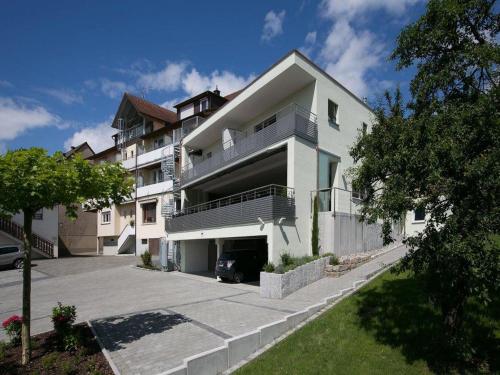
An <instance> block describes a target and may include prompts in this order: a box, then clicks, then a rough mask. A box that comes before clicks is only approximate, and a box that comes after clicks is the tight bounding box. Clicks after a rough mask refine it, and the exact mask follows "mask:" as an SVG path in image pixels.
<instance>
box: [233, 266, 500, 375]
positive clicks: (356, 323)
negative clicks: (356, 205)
mask: <svg viewBox="0 0 500 375" xmlns="http://www.w3.org/2000/svg"><path fill="white" fill-rule="evenodd" d="M496 302H497V303H496V305H495V306H491V307H490V310H489V311H488V312H487V313H486V314H485V313H484V311H483V310H484V309H481V308H479V307H477V306H473V308H471V317H470V320H469V321H468V326H467V328H468V330H469V331H471V332H473V336H474V339H473V341H474V343H473V345H474V346H475V348H476V349H477V352H478V354H477V355H476V357H477V358H474V359H473V362H474V364H473V366H474V367H473V369H472V370H471V367H470V364H468V365H462V366H459V365H456V364H455V365H453V367H454V368H456V369H458V372H472V373H475V372H478V371H480V370H481V371H484V372H493V373H496V372H497V371H499V370H500V366H499V363H498V362H499V359H500V350H499V347H500V323H499V322H498V317H499V316H500V314H499V313H500V309H499V306H498V301H496ZM478 316H480V317H481V318H480V319H478ZM491 317H497V320H495V319H493V318H491ZM440 333H441V329H440V319H439V316H438V315H437V313H436V312H435V311H434V310H433V309H432V308H431V307H430V305H429V304H428V303H427V301H426V298H425V296H424V294H423V293H422V292H421V285H420V283H419V281H418V280H416V279H415V278H413V277H410V276H409V275H408V274H405V275H395V274H392V273H391V272H390V271H388V272H385V273H384V274H383V275H381V276H379V277H378V278H377V279H375V280H374V281H372V282H371V283H370V284H368V285H366V286H365V287H363V288H362V289H360V290H359V291H358V292H357V293H356V294H354V295H352V296H350V297H348V298H347V299H345V300H343V301H341V302H340V303H339V304H338V305H337V306H335V307H333V308H332V309H330V310H329V311H327V312H326V313H324V314H323V315H321V316H320V317H319V318H317V319H316V320H314V321H313V322H310V323H309V324H307V325H306V326H304V327H303V328H302V329H300V330H299V331H297V332H295V333H294V334H292V335H291V336H289V337H288V338H287V339H285V340H283V341H282V342H280V343H279V344H277V345H276V346H274V347H273V348H271V349H270V350H268V351H267V352H265V353H264V354H263V355H261V356H260V357H259V358H257V359H256V360H254V361H253V362H251V363H249V364H247V365H246V366H244V367H243V368H241V369H240V370H239V371H238V372H237V374H240V375H241V374H427V373H434V372H437V373H448V372H449V371H450V367H449V364H450V360H449V358H448V357H447V356H446V354H445V353H444V352H443V350H441V348H442V346H443V345H441V344H440V339H441V337H440ZM457 366H458V367H457Z"/></svg>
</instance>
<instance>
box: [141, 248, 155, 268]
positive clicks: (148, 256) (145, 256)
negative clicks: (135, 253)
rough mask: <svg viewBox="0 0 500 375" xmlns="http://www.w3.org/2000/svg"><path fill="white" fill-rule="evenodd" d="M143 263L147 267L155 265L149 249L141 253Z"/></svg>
mask: <svg viewBox="0 0 500 375" xmlns="http://www.w3.org/2000/svg"><path fill="white" fill-rule="evenodd" d="M141 259H142V265H143V266H144V267H146V268H151V267H153V261H152V259H151V253H150V252H149V251H147V250H146V251H145V252H144V253H142V254H141Z"/></svg>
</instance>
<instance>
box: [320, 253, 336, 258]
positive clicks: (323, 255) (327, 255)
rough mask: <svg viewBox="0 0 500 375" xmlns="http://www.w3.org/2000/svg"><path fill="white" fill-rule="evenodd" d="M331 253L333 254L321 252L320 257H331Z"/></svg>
mask: <svg viewBox="0 0 500 375" xmlns="http://www.w3.org/2000/svg"><path fill="white" fill-rule="evenodd" d="M332 255H334V254H333V253H324V254H321V257H322V258H326V257H331V256H332Z"/></svg>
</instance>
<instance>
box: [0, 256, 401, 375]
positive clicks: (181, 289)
mask: <svg viewBox="0 0 500 375" xmlns="http://www.w3.org/2000/svg"><path fill="white" fill-rule="evenodd" d="M403 252H404V249H397V250H393V251H391V252H389V253H387V254H385V255H383V256H381V257H380V258H377V259H376V260H375V261H372V262H371V263H368V264H365V265H364V266H362V267H359V268H358V269H356V270H354V271H352V272H351V273H350V274H352V275H351V276H349V277H341V278H338V279H330V278H325V279H322V280H320V281H318V282H316V283H314V284H311V285H309V286H308V287H306V288H303V289H301V290H300V291H298V292H296V293H293V294H292V295H290V296H288V297H287V298H285V299H283V300H269V299H263V298H260V296H259V289H258V286H255V285H247V284H226V283H220V282H218V281H216V280H215V279H211V278H207V277H203V276H196V275H186V274H181V273H176V272H173V273H165V272H154V271H146V270H140V269H136V268H134V267H132V266H131V265H130V264H134V263H136V262H137V260H136V259H134V258H125V257H123V258H122V257H118V258H116V257H115V258H84V257H83V258H71V260H70V261H68V260H67V259H59V260H50V261H43V262H42V261H40V262H39V265H38V266H37V267H34V268H33V285H32V306H33V308H32V322H33V323H32V327H33V328H32V329H33V333H34V334H36V333H40V332H43V331H47V330H50V329H51V328H52V327H51V322H50V319H49V316H50V312H51V309H52V307H53V306H55V305H56V304H57V302H58V301H61V302H62V303H63V304H74V305H76V306H77V313H78V320H79V321H86V320H92V321H93V324H94V326H95V328H96V331H97V333H98V335H99V337H100V338H101V340H102V341H103V343H104V345H105V346H106V348H107V349H108V350H109V352H110V355H111V357H112V359H113V361H114V362H115V363H116V365H117V367H118V368H119V369H120V371H121V372H122V373H123V374H132V373H133V374H138V373H140V374H157V373H159V372H162V371H166V370H168V369H170V368H173V367H176V366H179V365H181V364H182V361H183V359H184V358H186V357H189V356H191V355H194V354H197V353H200V352H203V351H207V350H210V349H213V348H215V347H219V346H221V345H223V343H224V340H225V339H227V338H230V337H234V336H237V335H241V334H243V333H246V332H249V331H252V330H254V329H256V328H257V327H259V326H262V325H265V324H268V323H270V322H273V321H276V320H278V319H281V318H283V317H285V316H286V315H288V314H290V313H293V312H296V311H299V310H302V309H304V308H306V307H308V306H310V305H313V304H315V303H317V302H319V301H320V300H321V299H322V298H325V297H327V296H331V295H333V294H335V293H337V292H338V291H339V290H340V289H343V288H346V287H349V286H351V285H352V281H353V279H355V278H358V279H359V277H361V276H362V275H364V274H367V273H369V272H372V271H373V270H376V269H378V268H380V263H381V262H385V263H390V262H392V261H394V260H395V259H398V258H399V257H400V256H401V255H402V254H403ZM111 259H112V260H111ZM45 262H47V263H45ZM49 262H50V263H49ZM70 269H72V271H71V272H69V270H70ZM20 280H21V279H20V273H19V271H15V270H9V271H0V319H2V320H3V319H5V318H7V317H8V316H10V315H12V314H14V313H17V314H20V312H21V311H20V308H21V283H20ZM1 335H3V333H2V334H1ZM3 338H5V336H3V337H2V336H0V339H3Z"/></svg>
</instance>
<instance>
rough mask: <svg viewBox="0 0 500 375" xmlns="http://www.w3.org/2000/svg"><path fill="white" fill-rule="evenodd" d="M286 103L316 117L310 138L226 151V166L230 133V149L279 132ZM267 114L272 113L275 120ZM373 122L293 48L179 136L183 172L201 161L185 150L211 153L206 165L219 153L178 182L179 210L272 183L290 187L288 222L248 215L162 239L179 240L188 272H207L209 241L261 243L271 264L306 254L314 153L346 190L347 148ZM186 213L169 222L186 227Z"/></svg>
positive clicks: (316, 165) (316, 176)
mask: <svg viewBox="0 0 500 375" xmlns="http://www.w3.org/2000/svg"><path fill="white" fill-rule="evenodd" d="M329 100H331V101H333V102H335V103H336V104H337V105H338V113H337V123H336V124H333V123H331V122H330V121H329V119H328V101H329ZM290 106H293V107H294V108H295V107H297V108H300V111H302V112H303V113H306V115H304V116H306V117H307V116H310V118H311V119H314V117H316V118H317V119H316V121H315V122H316V124H317V134H318V135H317V141H315V142H314V141H310V140H308V139H304V137H301V136H300V135H297V134H295V135H290V136H289V137H285V138H284V139H280V140H279V141H277V142H276V143H274V144H269V145H266V146H265V147H262V148H256V149H255V152H252V153H249V154H248V155H246V156H245V157H244V158H243V157H239V156H238V155H236V156H235V155H234V152H233V154H231V156H230V157H234V158H235V160H236V159H237V160H236V161H235V162H234V163H230V160H229V157H226V156H225V155H226V154H224V152H229V151H231V150H232V149H234V148H231V147H226V146H227V141H228V139H231V140H232V139H233V138H234V137H235V135H236V134H237V135H238V139H236V140H235V141H234V142H235V143H236V144H238V142H245V137H247V138H248V139H249V140H250V139H252V140H253V139H254V138H256V134H257V133H258V131H260V130H261V129H265V128H266V127H267V126H276V129H277V130H276V131H277V132H279V131H280V129H279V127H278V126H281V124H278V122H279V120H277V119H278V118H279V116H280V114H281V113H282V111H283V109H285V108H289V107H290ZM307 113H310V115H307ZM273 116H277V117H276V118H274V119H275V120H273ZM372 118H373V113H372V112H371V110H370V109H369V108H368V106H367V105H366V104H365V103H363V101H361V100H360V99H358V98H357V97H355V96H354V95H353V94H352V93H350V92H349V91H348V90H347V89H345V88H344V87H342V86H341V85H340V84H339V83H338V82H336V81H335V80H333V79H332V78H331V77H330V76H328V75H327V74H326V73H324V72H323V71H322V70H320V69H319V68H318V67H317V66H315V65H314V64H312V63H311V62H310V61H309V60H307V59H306V58H305V57H304V56H302V55H301V54H300V53H298V52H296V51H294V52H292V53H291V54H289V55H288V56H287V57H285V58H284V59H283V60H281V61H280V62H279V63H278V64H276V65H274V66H273V67H272V68H271V69H270V70H268V71H267V72H265V73H264V74H263V75H262V76H260V77H259V78H258V79H256V80H255V81H254V82H253V83H252V84H251V85H250V86H248V87H247V88H246V89H245V90H243V91H242V92H241V93H240V94H239V95H238V96H237V97H236V98H235V99H234V100H233V101H231V102H230V103H227V104H226V105H225V106H224V107H222V108H221V109H220V110H219V111H218V112H216V113H215V114H214V115H212V116H211V117H209V118H208V119H207V120H206V121H205V122H204V123H203V124H202V125H201V126H199V127H198V128H197V129H195V130H194V131H193V132H192V133H190V134H189V135H188V136H186V137H185V138H184V140H183V144H182V146H183V147H182V161H183V162H182V163H183V166H184V169H188V170H189V167H190V166H191V165H194V166H195V167H196V165H197V163H199V162H200V161H199V160H200V159H199V158H198V159H197V157H196V156H190V155H189V154H188V150H190V149H198V150H202V155H207V156H206V157H208V155H210V158H212V160H214V158H215V157H216V155H217V153H219V154H220V152H221V150H224V152H223V153H222V154H220V155H222V156H221V157H220V160H222V161H221V162H220V163H221V167H220V168H216V169H214V170H208V169H207V171H206V172H200V173H199V177H194V178H191V177H190V179H189V181H183V183H182V204H183V207H184V208H187V207H196V205H199V204H201V205H202V206H203V203H204V202H207V201H212V197H217V198H218V199H219V197H221V196H222V197H224V196H230V195H234V194H238V193H241V192H244V191H247V190H250V189H253V188H257V187H258V186H263V185H267V184H268V183H271V184H277V185H284V186H286V187H288V188H291V189H293V192H294V194H295V204H294V206H295V217H293V218H285V217H278V216H277V217H274V218H271V219H268V220H265V221H262V219H261V218H260V217H258V216H257V215H255V217H253V216H252V213H250V214H249V215H248V222H247V223H244V224H240V225H231V224H224V225H222V226H220V227H215V228H214V227H204V225H205V224H203V223H201V224H196V225H194V227H193V228H190V229H187V230H175V231H174V232H168V233H167V238H168V239H169V240H173V241H180V244H181V269H182V270H184V271H188V272H190V271H192V270H193V269H195V270H196V271H201V270H202V269H205V270H207V269H211V264H208V265H207V264H206V262H210V260H208V259H207V256H206V253H207V252H209V250H207V242H208V241H207V240H209V239H211V240H215V242H216V243H219V242H220V241H224V240H226V241H227V240H228V239H245V238H254V237H258V238H261V239H263V240H265V242H266V243H267V251H268V260H269V261H270V262H274V263H278V262H279V259H280V254H282V253H283V252H288V253H290V254H292V255H296V256H301V255H308V254H311V192H313V191H316V190H317V189H318V188H319V187H320V186H318V184H319V181H320V180H321V179H322V178H323V177H322V175H323V174H324V173H325V171H324V170H320V164H321V163H320V162H319V160H320V154H321V155H323V157H328V158H329V160H330V162H329V164H328V166H329V167H328V168H333V169H332V170H333V171H334V175H333V176H332V178H330V181H329V183H328V186H325V187H328V188H332V187H338V188H343V189H351V186H350V182H349V180H348V178H347V176H346V170H347V169H348V168H349V167H350V166H352V159H351V157H350V156H349V148H350V147H351V146H352V145H353V144H354V142H355V140H356V137H357V135H358V134H359V131H360V130H362V128H363V124H368V125H369V124H370V123H371V121H372ZM273 121H276V123H273ZM269 124H271V125H269ZM273 124H274V125H273ZM227 129H230V131H228V130H227ZM269 129H272V128H269ZM252 137H254V138H252ZM305 138H307V137H305ZM246 142H248V143H250V141H246ZM231 146H232V145H231ZM228 150H229V151H228ZM278 150H279V152H278ZM325 155H326V156H325ZM224 158H226V159H224ZM209 160H210V159H209ZM209 163H210V162H205V164H207V165H208V164H209ZM330 164H331V165H334V167H330ZM195 170H196V169H191V171H195ZM200 170H201V169H200ZM192 173H195V172H192ZM321 187H323V186H321ZM243 199H246V197H245V198H242V201H243ZM217 202H218V201H214V203H213V204H211V205H212V206H213V205H214V204H218V203H217ZM235 207H236V205H235ZM186 212H187V211H186ZM208 215H209V214H208ZM189 216H190V215H184V216H181V217H180V218H179V219H177V218H174V219H173V222H175V220H183V221H184V222H186V223H187V226H188V227H189ZM193 217H194V216H193ZM196 226H197V227H196ZM167 227H168V225H167ZM167 230H168V229H167ZM203 249H204V250H203ZM201 253H203V255H200V254H201ZM195 258H196V259H195ZM200 259H201V260H200ZM191 263H194V264H195V266H192V264H191ZM203 263H205V266H203ZM207 267H208V268H207Z"/></svg>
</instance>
